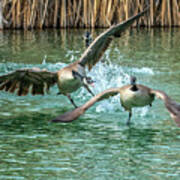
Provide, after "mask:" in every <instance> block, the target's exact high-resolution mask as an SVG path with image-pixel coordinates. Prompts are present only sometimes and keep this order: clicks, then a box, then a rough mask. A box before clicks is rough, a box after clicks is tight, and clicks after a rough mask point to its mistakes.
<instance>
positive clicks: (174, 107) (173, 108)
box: [151, 90, 180, 127]
mask: <svg viewBox="0 0 180 180" xmlns="http://www.w3.org/2000/svg"><path fill="white" fill-rule="evenodd" d="M151 93H152V94H154V95H155V96H156V97H157V98H160V99H161V100H163V102H164V104H165V107H166V109H167V110H168V111H169V113H170V115H171V117H172V118H173V119H174V121H175V122H176V123H177V124H178V126H179V127H180V104H178V103H177V102H175V101H173V100H172V99H171V98H170V97H169V96H168V95H167V94H166V93H165V92H163V91H160V90H151Z"/></svg>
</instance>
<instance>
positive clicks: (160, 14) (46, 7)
mask: <svg viewBox="0 0 180 180" xmlns="http://www.w3.org/2000/svg"><path fill="white" fill-rule="evenodd" d="M147 4H150V5H151V8H150V12H149V13H148V14H147V15H145V16H144V17H142V18H141V19H140V20H139V21H138V22H135V23H134V25H133V26H137V25H140V26H146V27H172V26H180V0H0V28H1V29H3V28H11V29H25V30H26V29H42V28H52V27H53V28H96V27H101V28H105V27H109V26H110V25H112V24H114V23H118V22H122V21H124V20H126V19H128V18H129V17H131V16H133V15H135V14H137V13H138V12H141V11H142V10H143V9H144V8H145V7H146V6H147Z"/></svg>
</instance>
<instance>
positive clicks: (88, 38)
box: [84, 31, 92, 48]
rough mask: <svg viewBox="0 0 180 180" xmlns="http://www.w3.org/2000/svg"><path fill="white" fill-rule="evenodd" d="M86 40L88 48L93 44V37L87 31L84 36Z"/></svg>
mask: <svg viewBox="0 0 180 180" xmlns="http://www.w3.org/2000/svg"><path fill="white" fill-rule="evenodd" d="M84 40H85V46H86V48H87V47H88V46H89V45H90V44H91V42H92V36H91V33H90V32H89V31H86V33H85V34H84Z"/></svg>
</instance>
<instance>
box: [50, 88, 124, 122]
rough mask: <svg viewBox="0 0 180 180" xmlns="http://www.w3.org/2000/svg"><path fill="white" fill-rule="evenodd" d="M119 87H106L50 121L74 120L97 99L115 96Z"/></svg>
mask: <svg viewBox="0 0 180 180" xmlns="http://www.w3.org/2000/svg"><path fill="white" fill-rule="evenodd" d="M120 89H121V88H111V89H107V90H105V91H103V92H101V93H99V94H98V95H96V96H94V97H92V98H91V99H90V100H89V101H87V102H86V103H85V104H84V105H82V106H80V107H78V108H76V109H74V110H72V111H68V112H66V113H64V114H61V115H60V116H58V117H56V118H55V119H53V120H52V122H65V123H68V122H71V121H74V120H76V119H77V118H78V117H79V116H81V115H82V114H84V112H85V111H86V110H87V109H89V108H90V107H91V106H92V105H93V104H95V103H96V102H98V101H101V100H104V99H107V98H109V97H110V96H115V95H117V94H119V93H120Z"/></svg>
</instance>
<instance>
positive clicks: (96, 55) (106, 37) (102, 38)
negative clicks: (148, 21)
mask: <svg viewBox="0 0 180 180" xmlns="http://www.w3.org/2000/svg"><path fill="white" fill-rule="evenodd" d="M148 10H149V6H148V7H147V8H146V9H145V10H144V11H142V12H141V13H139V14H137V15H135V16H133V17H131V18H129V19H128V20H127V21H124V22H122V23H119V24H117V25H113V26H111V27H110V28H109V29H107V30H106V31H105V32H104V33H102V34H100V35H99V36H98V37H97V38H96V39H95V40H94V41H93V42H92V43H91V45H90V46H89V47H88V48H87V49H86V51H85V52H84V53H83V54H82V56H81V58H80V60H79V61H78V63H80V64H81V65H83V66H88V69H89V70H91V68H92V66H94V65H95V64H96V63H97V62H98V61H99V60H100V58H101V56H102V55H103V54H104V52H105V51H106V49H107V48H108V47H109V45H110V43H111V41H112V38H113V37H116V36H117V34H118V35H120V34H121V33H122V32H124V31H125V30H126V29H127V28H128V27H129V26H130V25H132V24H133V23H134V21H135V20H137V19H139V18H140V17H141V16H143V15H144V14H145V13H146V12H147V11H148Z"/></svg>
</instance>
